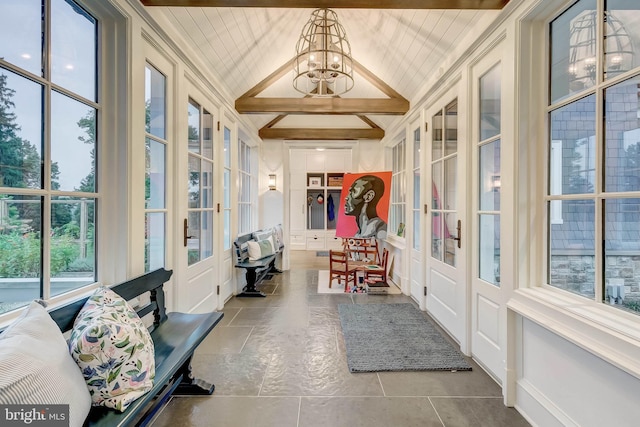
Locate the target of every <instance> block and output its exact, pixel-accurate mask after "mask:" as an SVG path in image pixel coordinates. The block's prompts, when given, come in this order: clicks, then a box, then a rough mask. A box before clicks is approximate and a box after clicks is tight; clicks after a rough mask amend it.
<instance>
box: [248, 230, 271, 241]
mask: <svg viewBox="0 0 640 427" xmlns="http://www.w3.org/2000/svg"><path fill="white" fill-rule="evenodd" d="M252 234H253V240H256V241H260V240H265V239H268V238H270V237H271V236H272V235H273V231H272V230H271V229H269V230H260V231H254V232H253V233H252Z"/></svg>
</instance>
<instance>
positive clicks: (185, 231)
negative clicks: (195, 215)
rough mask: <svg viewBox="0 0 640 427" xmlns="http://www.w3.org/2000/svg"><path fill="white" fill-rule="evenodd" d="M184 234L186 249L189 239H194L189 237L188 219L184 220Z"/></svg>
mask: <svg viewBox="0 0 640 427" xmlns="http://www.w3.org/2000/svg"><path fill="white" fill-rule="evenodd" d="M182 230H183V232H184V234H183V235H184V247H185V248H186V247H187V240H188V239H193V236H189V223H188V222H187V218H185V219H184V223H183V228H182Z"/></svg>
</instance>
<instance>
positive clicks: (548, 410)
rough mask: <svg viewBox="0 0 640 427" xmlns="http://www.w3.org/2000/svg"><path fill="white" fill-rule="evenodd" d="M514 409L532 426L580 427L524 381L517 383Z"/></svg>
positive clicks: (520, 380)
mask: <svg viewBox="0 0 640 427" xmlns="http://www.w3.org/2000/svg"><path fill="white" fill-rule="evenodd" d="M516 395H517V397H516V405H515V408H516V409H517V410H518V412H520V414H521V415H522V416H523V417H524V418H525V419H526V420H527V421H528V422H529V424H531V425H532V426H540V427H556V426H557V427H580V426H579V425H578V424H577V423H576V422H575V421H573V420H572V419H571V418H570V417H569V416H568V415H567V414H565V413H564V412H563V411H562V410H561V409H560V408H558V407H557V406H556V405H555V404H554V403H553V402H552V401H551V400H549V399H548V398H547V397H546V396H545V395H544V394H542V393H541V392H540V391H539V390H538V389H537V388H536V387H535V386H534V385H533V384H531V383H530V382H529V381H528V380H526V379H523V378H521V379H519V380H518V382H517V392H516Z"/></svg>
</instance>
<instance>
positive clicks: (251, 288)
mask: <svg viewBox="0 0 640 427" xmlns="http://www.w3.org/2000/svg"><path fill="white" fill-rule="evenodd" d="M249 240H254V239H253V233H249V234H245V235H243V236H239V237H238V238H237V239H236V240H235V241H234V242H233V246H234V249H235V254H236V265H235V267H236V268H244V269H245V270H246V273H245V278H246V279H247V285H246V286H245V287H244V289H243V290H242V292H241V293H239V294H238V295H236V296H238V297H266V295H265V294H264V293H263V292H261V291H259V290H258V289H257V288H256V285H257V284H258V283H260V281H262V279H264V277H265V276H266V275H267V274H268V273H282V271H280V270H278V268H276V256H278V254H280V253H282V249H283V248H282V247H281V248H279V249H278V252H276V253H275V254H273V255H269V256H267V257H264V258H261V259H258V260H255V261H251V260H249V259H247V258H245V257H243V255H242V249H241V247H242V245H243V244H245V243H247V242H248V241H249Z"/></svg>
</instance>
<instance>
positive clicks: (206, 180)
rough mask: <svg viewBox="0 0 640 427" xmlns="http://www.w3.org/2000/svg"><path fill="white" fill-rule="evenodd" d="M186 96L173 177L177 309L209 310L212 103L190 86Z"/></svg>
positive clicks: (213, 288)
mask: <svg viewBox="0 0 640 427" xmlns="http://www.w3.org/2000/svg"><path fill="white" fill-rule="evenodd" d="M189 94H190V96H189V98H188V99H185V104H186V105H184V106H181V109H180V111H181V112H182V113H183V115H184V120H181V121H180V123H183V124H184V126H181V129H183V132H182V133H181V135H180V138H179V142H178V144H179V154H178V156H177V157H178V159H179V160H178V167H177V180H178V186H179V188H180V191H179V195H178V198H179V203H178V206H179V208H178V210H179V214H178V215H177V218H178V222H179V224H178V227H179V238H178V239H177V240H178V242H177V243H178V252H179V255H178V263H179V265H180V268H179V272H180V273H179V275H178V276H179V277H177V278H176V279H175V283H178V286H179V289H178V291H179V295H178V298H177V300H178V310H180V311H186V312H209V311H214V310H216V309H217V308H218V296H217V285H218V283H219V276H218V274H217V269H216V268H215V267H216V262H217V257H216V252H215V251H216V249H217V248H216V247H215V242H216V240H217V239H219V238H220V237H219V236H217V235H216V230H218V227H217V221H218V218H217V216H218V214H217V210H218V209H217V207H218V205H217V199H219V195H218V194H217V193H218V191H216V189H217V188H218V187H220V185H219V183H218V180H216V178H215V177H216V175H215V173H214V172H215V161H216V160H217V159H216V158H215V153H216V146H215V144H218V143H219V142H218V141H217V138H216V132H215V130H214V123H215V120H216V118H215V117H214V111H216V110H215V109H214V108H213V106H211V105H207V102H206V99H207V98H206V97H205V96H203V95H202V94H200V93H199V92H198V91H197V90H196V89H195V88H192V87H189Z"/></svg>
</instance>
